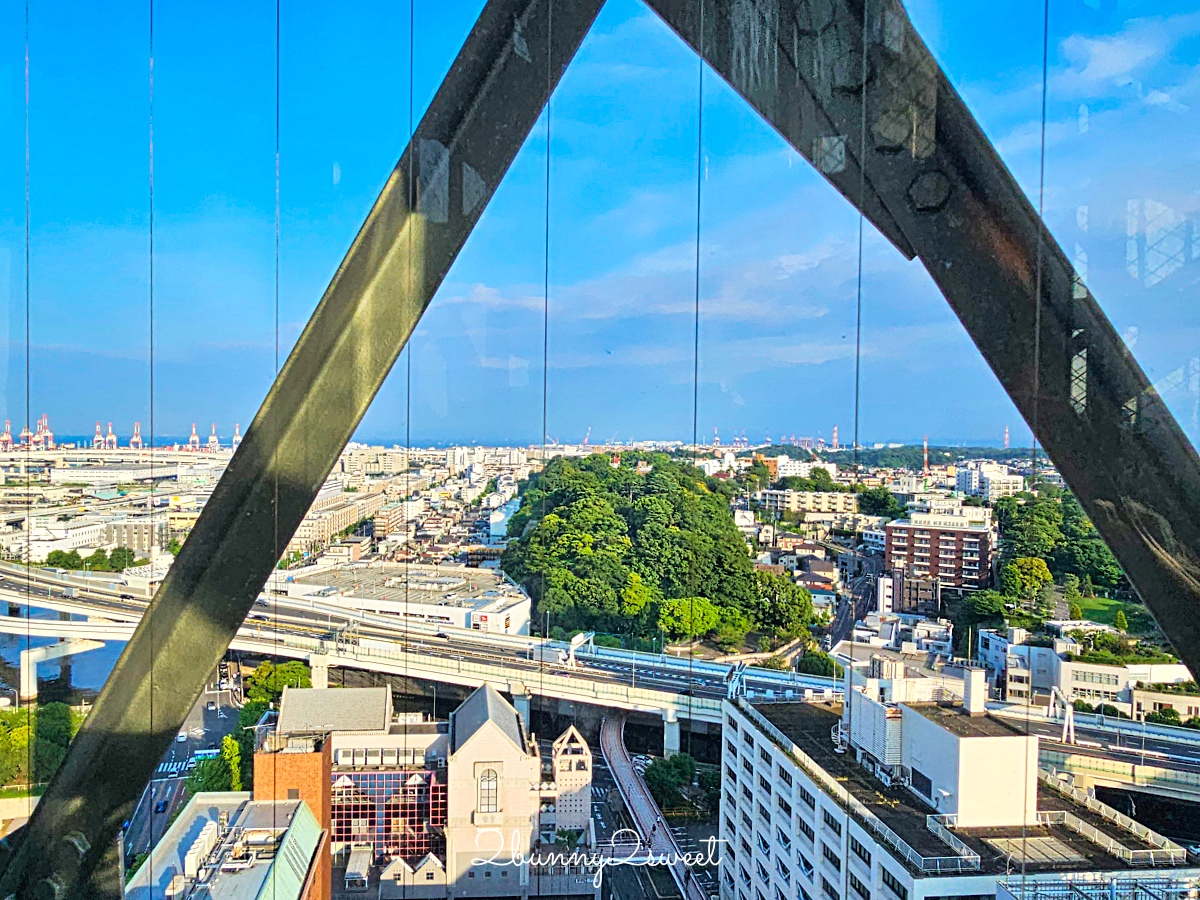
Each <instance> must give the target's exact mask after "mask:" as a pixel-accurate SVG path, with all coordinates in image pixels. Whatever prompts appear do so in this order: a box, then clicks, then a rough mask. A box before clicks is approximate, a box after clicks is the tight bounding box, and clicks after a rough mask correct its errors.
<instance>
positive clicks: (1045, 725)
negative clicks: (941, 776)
mask: <svg viewBox="0 0 1200 900" xmlns="http://www.w3.org/2000/svg"><path fill="white" fill-rule="evenodd" d="M1004 721H1006V722H1008V723H1009V724H1010V725H1012V726H1013V727H1014V728H1018V729H1021V730H1025V729H1026V728H1028V730H1029V731H1030V733H1032V734H1037V735H1040V736H1041V737H1042V738H1043V739H1044V740H1043V741H1042V743H1044V744H1046V745H1047V746H1053V747H1054V749H1056V750H1060V749H1061V750H1064V751H1070V752H1071V753H1080V754H1083V755H1086V756H1101V757H1104V758H1105V759H1116V760H1120V761H1122V762H1130V763H1137V764H1138V765H1143V764H1144V765H1151V766H1162V767H1164V768H1169V769H1179V770H1181V771H1187V772H1200V744H1187V743H1182V742H1180V741H1172V740H1168V739H1165V738H1161V737H1158V736H1155V735H1152V734H1148V735H1144V736H1138V735H1133V734H1129V733H1125V734H1121V733H1119V732H1115V731H1108V730H1105V729H1102V728H1088V727H1083V726H1080V725H1079V724H1078V723H1077V724H1076V725H1075V739H1076V741H1085V742H1086V743H1085V744H1084V745H1080V744H1078V743H1077V744H1074V745H1071V744H1062V743H1060V742H1059V739H1060V738H1061V737H1062V724H1061V723H1055V722H1047V721H1045V720H1038V719H1029V720H1028V721H1023V720H1020V719H1016V718H1014V717H1012V716H1005V717H1004ZM1088 745H1093V746H1088Z"/></svg>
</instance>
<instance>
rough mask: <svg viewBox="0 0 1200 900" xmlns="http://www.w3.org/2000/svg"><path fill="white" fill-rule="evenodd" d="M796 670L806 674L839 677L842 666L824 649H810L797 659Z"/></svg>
mask: <svg viewBox="0 0 1200 900" xmlns="http://www.w3.org/2000/svg"><path fill="white" fill-rule="evenodd" d="M796 671H797V672H800V673H802V674H805V675H825V676H828V677H830V678H839V677H841V674H842V667H841V666H839V665H838V664H837V662H836V661H834V658H833V657H832V656H830V655H829V654H828V653H826V652H825V651H824V650H809V651H808V652H807V653H805V654H804V655H803V656H802V657H800V659H798V660H797V661H796Z"/></svg>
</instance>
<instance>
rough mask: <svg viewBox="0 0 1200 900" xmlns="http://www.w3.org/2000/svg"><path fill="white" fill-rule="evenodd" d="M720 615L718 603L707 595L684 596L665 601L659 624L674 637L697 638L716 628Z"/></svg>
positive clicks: (660, 610) (660, 608)
mask: <svg viewBox="0 0 1200 900" xmlns="http://www.w3.org/2000/svg"><path fill="white" fill-rule="evenodd" d="M720 615H721V613H720V610H719V609H718V608H717V605H716V604H715V603H713V602H712V601H711V600H709V599H707V598H706V597H682V598H680V599H678V600H664V601H663V603H662V605H661V606H660V607H659V612H658V624H659V626H660V627H661V628H662V630H663V631H665V632H666V633H667V634H669V635H671V636H672V637H677V638H679V637H686V638H695V637H699V636H700V635H702V634H707V633H708V632H710V631H712V630H713V629H714V628H716V627H717V622H718V621H719V620H720Z"/></svg>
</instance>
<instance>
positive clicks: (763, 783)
mask: <svg viewBox="0 0 1200 900" xmlns="http://www.w3.org/2000/svg"><path fill="white" fill-rule="evenodd" d="M758 786H759V788H760V789H762V790H764V791H766V792H767V793H768V794H769V793H771V782H769V781H768V780H767V779H766V778H765V777H763V776H762V775H759V776H758Z"/></svg>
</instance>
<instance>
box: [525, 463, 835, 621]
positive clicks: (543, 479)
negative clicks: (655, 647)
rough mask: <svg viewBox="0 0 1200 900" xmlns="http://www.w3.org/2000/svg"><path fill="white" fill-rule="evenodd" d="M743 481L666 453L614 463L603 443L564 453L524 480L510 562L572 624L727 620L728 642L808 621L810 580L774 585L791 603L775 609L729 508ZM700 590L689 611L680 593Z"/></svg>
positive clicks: (547, 608)
mask: <svg viewBox="0 0 1200 900" xmlns="http://www.w3.org/2000/svg"><path fill="white" fill-rule="evenodd" d="M764 471H765V470H764ZM734 490H736V486H731V485H727V484H724V483H723V482H721V481H719V480H716V479H706V478H705V477H704V475H703V474H702V473H701V472H700V471H699V470H698V469H696V468H694V467H693V466H692V465H690V464H689V463H688V462H687V461H684V460H678V459H672V458H671V457H669V456H667V455H665V454H627V455H625V456H624V457H623V458H622V459H621V461H620V463H619V464H617V465H614V464H613V462H612V460H611V458H610V457H609V456H607V455H604V454H595V455H593V456H589V457H586V458H584V459H566V458H563V457H558V458H556V459H552V460H550V462H549V463H547V465H546V468H545V469H544V470H543V471H542V472H541V473H538V474H536V475H534V476H533V477H532V478H531V479H530V480H529V482H528V483H526V484H525V485H523V489H522V493H521V506H520V508H519V509H518V510H517V512H516V513H515V514H514V515H513V517H512V519H511V521H510V522H509V537H510V541H509V545H508V548H507V549H506V550H505V553H504V557H503V560H502V562H501V564H502V566H503V568H504V571H505V572H507V573H508V574H509V576H511V577H512V578H513V579H514V580H515V581H517V582H519V583H520V584H521V585H522V586H523V587H524V588H525V589H526V591H528V592H529V594H530V596H531V597H533V600H534V603H535V605H536V610H537V616H536V618H537V619H540V618H541V616H542V615H543V614H545V613H549V614H550V617H551V622H552V624H553V625H555V626H558V627H561V628H563V629H564V630H565V631H568V632H569V631H572V630H594V631H604V632H614V633H623V634H628V633H630V632H633V633H635V634H645V633H648V632H654V631H656V630H657V629H658V627H659V626H660V625H661V626H662V628H663V630H665V631H668V632H670V633H672V634H675V635H678V636H683V635H685V634H688V633H694V634H696V635H698V636H700V635H704V634H705V633H707V632H710V631H713V630H714V629H718V628H719V629H720V631H721V637H722V638H723V639H724V640H725V641H726V642H727V643H728V642H729V640H730V638H731V637H733V636H734V635H737V634H738V632H740V636H744V635H745V633H746V630H747V629H749V628H750V627H753V626H758V627H762V628H766V629H769V630H773V631H774V630H779V631H788V630H792V631H794V630H796V629H798V628H802V627H803V625H804V624H806V623H807V621H808V620H809V619H810V618H811V599H808V600H807V605H806V603H805V600H806V598H807V592H805V594H804V596H800V595H797V594H795V593H794V592H793V593H788V592H784V591H783V590H782V588H772V589H773V590H774V592H775V596H778V597H780V598H781V599H782V609H780V610H778V611H775V610H771V611H770V614H769V615H768V609H767V607H768V606H769V604H764V602H763V600H762V595H761V593H760V583H759V582H758V581H756V579H755V573H754V569H753V566H752V564H751V560H750V556H749V554H748V552H747V547H746V541H745V538H744V537H743V536H742V535H741V533H740V532H739V531H738V530H737V529H736V528H735V527H734V524H733V517H732V515H731V513H730V506H729V504H730V499H731V496H732V494H733V491H734ZM691 598H699V599H697V600H696V602H695V603H694V604H693V603H689V604H688V607H689V608H688V611H687V612H686V613H684V612H682V611H681V607H680V605H679V604H678V603H671V601H681V600H685V599H686V600H691ZM701 601H703V602H701ZM692 607H695V609H693V608H692ZM730 611H732V612H736V613H738V614H739V615H737V616H734V615H732V613H731V612H730ZM694 629H700V630H694ZM738 639H740V637H739V638H738Z"/></svg>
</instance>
